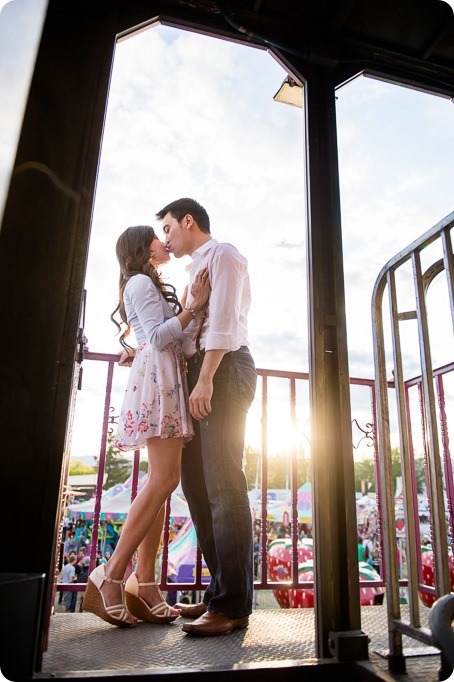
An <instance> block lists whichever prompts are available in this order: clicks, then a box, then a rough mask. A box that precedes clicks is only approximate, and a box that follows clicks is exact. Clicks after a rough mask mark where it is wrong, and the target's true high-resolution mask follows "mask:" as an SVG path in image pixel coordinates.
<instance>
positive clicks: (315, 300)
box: [303, 65, 361, 657]
mask: <svg viewBox="0 0 454 682" xmlns="http://www.w3.org/2000/svg"><path fill="white" fill-rule="evenodd" d="M303 69H304V72H305V73H304V80H305V86H304V88H303V96H304V103H303V113H304V116H305V129H306V135H305V139H306V169H307V173H306V177H307V183H306V191H307V231H308V236H307V251H308V259H307V260H308V307H309V347H310V350H309V358H310V379H309V384H310V404H311V427H312V470H313V486H314V495H313V514H314V519H313V528H314V545H315V553H314V568H315V590H314V591H315V606H316V608H315V618H316V655H317V656H318V657H325V656H330V655H331V652H330V647H329V639H330V632H332V631H348V630H360V626H361V615H360V604H359V590H358V582H359V570H358V550H357V527H356V505H355V496H354V472H353V452H352V428H351V405H350V390H349V373H348V354H347V336H346V318H345V292H344V274H343V260H342V234H341V216H340V195H339V164H338V157H337V131H336V106H335V85H336V83H335V76H334V73H333V71H331V70H330V69H329V68H323V67H319V66H315V65H311V66H307V67H303ZM319 547H323V552H319V551H317V550H318V548H319Z"/></svg>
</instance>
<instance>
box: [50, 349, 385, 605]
mask: <svg viewBox="0 0 454 682" xmlns="http://www.w3.org/2000/svg"><path fill="white" fill-rule="evenodd" d="M119 357H120V356H119V355H115V354H109V353H97V352H90V351H89V350H88V349H86V350H85V352H84V363H86V362H96V363H103V364H104V365H105V366H106V367H107V374H106V380H105V387H104V409H103V421H102V428H101V438H100V447H99V455H98V472H97V485H96V496H95V503H94V513H93V515H92V526H91V528H92V534H91V542H90V545H91V555H90V568H89V570H90V571H91V570H92V569H93V568H94V566H95V562H96V551H97V547H98V540H99V528H100V523H101V513H102V494H103V492H104V491H103V482H104V477H105V465H106V451H107V447H108V434H109V431H111V430H112V429H113V428H114V426H115V423H116V416H115V414H116V412H117V411H118V408H117V407H116V406H115V407H114V406H112V388H113V381H114V370H115V368H116V365H117V363H118V360H119ZM257 374H258V377H259V382H258V390H257V397H256V399H255V403H256V408H258V409H257V410H256V411H257V412H258V413H259V414H260V416H259V417H258V419H259V420H260V429H261V438H260V446H259V448H258V449H259V451H260V490H261V501H260V510H259V511H258V513H257V515H256V518H258V520H259V525H260V567H259V573H258V575H257V577H256V580H255V585H254V587H255V589H267V590H270V589H285V590H289V589H295V588H301V589H303V588H313V580H310V581H301V580H299V578H298V566H299V561H298V543H299V530H300V524H299V516H298V476H299V472H298V451H297V450H298V449H297V445H296V443H295V446H294V447H292V449H291V451H290V452H289V461H290V463H289V470H290V471H289V474H290V475H289V481H288V483H289V489H290V493H289V494H290V509H289V513H288V522H287V528H288V531H289V533H288V535H289V538H290V541H291V557H292V558H291V567H290V571H289V575H288V576H286V577H285V579H284V580H274V579H271V578H270V575H269V571H268V562H267V549H268V544H269V542H268V535H267V534H268V529H269V528H268V526H269V522H270V518H269V506H270V505H269V500H268V469H269V428H270V427H269V424H270V416H269V409H270V408H269V405H270V393H273V389H271V390H270V383H271V382H278V383H279V384H280V395H281V396H282V390H284V396H285V393H287V399H285V397H284V398H283V401H285V400H286V402H287V405H286V407H287V410H288V423H289V424H291V426H292V428H294V429H296V427H297V422H298V421H299V420H298V417H297V410H298V407H301V402H302V401H301V400H298V399H297V394H298V389H300V387H301V386H302V385H304V384H306V385H307V382H308V380H309V375H308V374H307V373H305V372H287V371H278V370H269V369H258V370H257ZM282 382H283V383H284V389H283V386H282ZM351 384H352V385H356V386H360V387H364V388H365V389H366V390H367V391H368V398H367V397H366V398H365V400H366V401H367V400H368V401H369V406H370V407H369V408H368V409H369V410H370V419H369V421H368V423H367V424H366V425H365V427H364V428H363V427H361V426H360V424H359V421H358V419H354V420H353V421H354V422H355V425H356V428H357V429H359V432H360V440H363V439H366V440H368V441H369V445H370V446H371V447H372V448H374V442H375V440H374V426H373V424H374V423H375V406H376V400H375V386H374V382H373V380H371V379H361V378H352V379H351ZM274 388H275V387H274ZM99 392H101V389H99ZM307 409H308V402H307ZM249 418H250V417H249ZM256 419H257V417H256ZM307 442H308V447H309V448H310V442H309V441H307ZM355 447H356V446H355V444H352V450H353V449H354V448H355ZM374 460H376V453H375V454H374ZM139 464H140V451H138V450H137V451H135V452H134V456H133V466H132V479H131V485H130V491H131V500H133V499H134V498H135V496H136V495H137V492H138V488H139ZM171 517H172V499H171V498H169V499H168V500H167V505H166V515H165V522H164V532H163V542H162V562H161V582H160V586H161V589H164V590H202V589H204V588H205V587H206V581H205V582H204V576H203V569H202V557H201V554H200V551H199V548H197V559H196V565H195V572H194V581H193V582H191V583H186V582H185V583H177V582H174V581H172V579H170V580H169V575H168V544H169V538H170V519H171ZM263 519H265V522H263ZM383 584H384V583H383V581H382V580H378V581H375V582H371V583H370V585H371V586H372V585H373V586H377V587H381V586H383ZM57 589H58V590H66V589H67V590H71V589H73V590H76V591H80V590H83V589H84V585H79V584H74V585H67V584H63V583H59V584H58V585H57Z"/></svg>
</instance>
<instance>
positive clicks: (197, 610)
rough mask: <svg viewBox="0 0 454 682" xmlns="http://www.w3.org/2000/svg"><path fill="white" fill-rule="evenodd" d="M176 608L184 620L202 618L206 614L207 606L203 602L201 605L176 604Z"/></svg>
mask: <svg viewBox="0 0 454 682" xmlns="http://www.w3.org/2000/svg"><path fill="white" fill-rule="evenodd" d="M174 608H175V609H178V610H179V611H180V616H182V617H183V618H200V616H203V614H204V613H206V610H207V605H206V604H205V603H204V602H203V601H201V602H200V603H199V604H175V606H174Z"/></svg>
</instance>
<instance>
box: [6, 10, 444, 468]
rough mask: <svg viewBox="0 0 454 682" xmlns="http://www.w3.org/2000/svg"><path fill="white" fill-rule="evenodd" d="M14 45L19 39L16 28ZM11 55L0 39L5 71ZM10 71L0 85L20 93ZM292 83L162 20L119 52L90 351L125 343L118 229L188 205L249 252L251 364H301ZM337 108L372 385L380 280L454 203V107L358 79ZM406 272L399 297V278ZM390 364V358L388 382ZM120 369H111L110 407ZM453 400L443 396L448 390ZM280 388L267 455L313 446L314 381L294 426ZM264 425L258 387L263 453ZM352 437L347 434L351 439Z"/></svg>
mask: <svg viewBox="0 0 454 682" xmlns="http://www.w3.org/2000/svg"><path fill="white" fill-rule="evenodd" d="M15 1H16V2H17V0H15ZM3 4H5V3H3ZM8 4H12V3H8ZM23 4H24V7H27V8H28V11H27V13H26V15H25V14H24V17H23V22H24V24H23V25H22V27H21V30H22V33H24V31H25V27H27V26H28V27H30V26H32V25H33V23H34V22H33V21H32V18H33V17H32V14H31V9H32V8H34V11H35V14H36V17H39V16H40V11H41V12H42V7H43V6H44V3H43V2H42V0H23ZM449 4H452V3H449ZM1 5H2V3H0V7H1ZM40 8H41V9H40ZM0 19H1V15H0ZM0 30H1V21H0ZM30 30H32V29H30ZM8 39H10V40H14V39H15V36H14V31H13V32H12V35H11V31H9V34H8ZM30 42H31V43H32V41H30ZM29 52H30V54H32V53H33V46H32V47H30V49H29ZM8 54H9V53H8V43H6V44H5V42H3V48H2V47H1V46H0V60H1V62H2V63H3V64H6V63H7V59H8ZM5 74H6V72H5V70H3V71H2V81H0V83H1V82H2V83H3V86H4V87H7V88H9V89H12V88H14V87H16V86H15V83H14V79H13V77H12V76H11V75H10V74H9V75H8V74H6V75H5ZM285 76H286V73H285V72H284V70H283V69H282V67H281V66H280V65H279V64H278V63H277V62H276V61H275V60H274V59H273V58H272V56H271V55H270V54H268V53H267V52H266V51H262V50H257V49H253V48H248V47H244V46H241V45H238V44H233V43H229V42H227V41H221V40H216V39H212V38H208V37H206V36H201V35H198V34H193V33H190V32H187V31H180V30H177V29H174V28H170V27H165V26H158V27H155V28H152V29H149V30H147V31H144V32H142V33H140V34H139V35H137V36H135V37H133V38H131V39H128V40H125V41H122V42H120V43H119V44H118V45H117V47H116V54H115V62H114V69H113V74H112V82H111V87H110V95H109V101H108V109H107V115H106V124H105V131H104V139H103V146H102V155H101V160H100V168H99V177H98V185H97V191H96V200H95V207H94V213H93V224H92V237H91V242H90V251H89V259H88V264H87V276H86V284H85V286H86V290H87V310H86V328H85V332H86V336H87V337H88V346H89V349H90V350H91V351H98V352H110V353H116V352H118V350H119V344H118V337H117V336H116V330H115V328H114V325H113V324H112V323H111V321H110V319H109V316H110V313H111V311H112V310H113V309H114V308H115V307H116V304H117V281H118V265H117V262H116V259H115V242H116V240H117V238H118V236H119V235H120V234H121V232H122V231H123V230H124V229H125V228H126V227H128V226H129V225H134V224H151V225H152V226H153V227H155V228H156V229H157V232H158V234H161V232H160V223H159V222H158V221H157V220H156V219H155V217H154V216H155V214H156V212H157V211H158V210H159V209H160V208H162V206H164V205H165V204H166V203H168V202H169V201H172V200H173V199H176V198H179V197H181V196H190V197H193V198H195V199H197V200H198V201H199V202H200V203H201V204H202V205H204V206H205V208H206V209H207V211H208V213H209V214H210V218H211V224H212V233H213V236H215V237H216V238H217V239H219V240H220V241H227V242H231V243H233V244H235V246H237V247H238V248H239V250H240V251H241V252H242V253H243V254H244V255H245V256H246V258H247V259H248V262H249V269H250V277H251V286H252V305H251V311H250V317H249V329H250V339H249V340H250V347H251V350H252V353H253V356H254V358H255V361H256V364H257V367H259V368H268V369H279V370H290V371H300V372H306V371H308V346H307V333H308V332H307V305H306V293H307V292H306V274H307V273H306V234H305V229H306V228H305V219H306V218H305V216H306V206H305V189H304V139H303V113H302V111H301V109H298V108H296V107H292V106H288V105H285V104H281V103H277V102H275V101H273V95H274V94H275V93H276V91H277V90H278V89H279V87H280V84H281V82H282V80H283V79H284V78H285ZM16 99H20V98H16ZM19 110H20V108H19V105H18V106H17V107H16V109H14V107H12V106H9V108H8V110H7V112H6V115H5V113H4V114H3V117H2V127H1V130H2V131H3V132H1V131H0V140H2V139H3V140H5V139H6V138H8V139H10V138H12V135H11V130H12V128H13V123H12V122H13V121H14V119H16V120H17V118H18V111H19ZM336 114H337V129H338V141H339V164H340V189H341V207H342V230H343V250H344V268H345V287H346V312H347V336H348V347H349V365H350V375H351V376H353V377H361V378H370V379H372V378H373V373H374V368H373V341H372V325H371V314H370V307H371V296H372V291H373V287H374V283H375V281H376V278H377V276H378V274H379V272H380V270H381V269H382V267H383V265H384V264H385V263H386V262H387V261H388V260H389V259H390V258H391V257H392V256H394V255H395V254H396V253H397V252H399V251H400V250H402V249H403V248H404V247H406V246H407V245H408V244H409V243H411V242H412V241H413V240H414V239H416V238H417V237H418V236H420V235H421V234H423V233H424V232H426V231H427V230H428V229H429V228H430V227H432V225H434V224H435V223H437V222H438V221H439V220H441V219H442V218H443V217H444V216H446V215H447V214H448V213H450V212H451V211H453V210H454V201H453V192H452V186H453V171H454V132H453V131H454V104H453V103H452V102H450V101H449V100H446V99H442V98H438V97H435V96H431V95H427V94H423V93H419V92H416V91H412V90H409V89H405V88H402V87H398V86H395V85H391V84H386V83H382V82H379V81H374V80H371V79H366V78H358V79H356V80H355V81H353V82H351V83H350V84H349V85H347V86H345V87H342V88H339V89H338V91H337V102H336ZM3 119H5V120H3ZM1 171H2V167H1V166H0V193H1V182H2V177H1ZM3 175H4V174H3ZM427 255H429V254H427ZM186 262H187V259H181V260H180V261H177V260H172V262H171V263H170V264H169V265H168V266H166V267H165V268H163V270H162V274H163V277H164V279H166V280H167V281H169V282H172V283H173V284H175V286H176V287H177V290H178V291H179V293H181V292H182V290H183V288H184V285H185V282H186V272H185V268H184V265H185V264H186ZM403 279H404V280H405V281H403V287H404V291H405V290H406V289H408V284H409V276H408V273H407V274H406V275H405V276H404V278H403ZM444 297H445V291H444V289H443V286H439V285H438V283H437V285H436V288H435V287H434V294H433V295H432V294H431V301H432V304H433V308H432V309H433V310H434V313H433V324H434V331H433V335H432V336H431V341H432V343H433V349H434V355H435V365H441V364H444V363H445V362H448V361H450V360H452V347H453V344H452V327H450V325H449V324H448V323H447V322H449V320H448V321H447V312H448V311H449V309H448V308H447V307H446V301H445V299H444ZM409 300H410V299H409ZM403 305H404V304H403ZM406 324H407V325H408V327H406V329H405V330H404V331H403V332H402V334H403V337H404V340H405V344H406V356H405V371H406V376H407V377H412V376H414V375H416V374H419V361H418V351H417V345H416V340H415V339H416V328H415V326H414V324H413V323H411V322H409V323H406ZM93 364H94V363H88V362H86V363H85V366H84V389H83V391H82V392H81V393H80V394H79V397H78V401H77V406H76V413H75V422H74V436H73V457H74V458H76V459H77V458H78V457H80V456H82V455H92V454H98V450H99V441H100V435H101V434H100V419H101V417H102V409H103V394H102V390H101V391H100V386H102V382H103V372H102V371H101V370H100V369H99V368H96V369H95V368H93V367H90V365H93ZM391 368H392V364H391V363H389V374H390V372H391ZM126 372H127V370H125V369H121V368H118V369H117V370H116V372H115V376H114V394H113V402H114V405H113V406H114V410H113V412H114V413H115V411H117V412H118V410H119V407H120V403H121V396H122V392H123V390H124V386H125V383H126V374H125V373H126ZM449 392H450V396H451V397H452V396H453V395H454V387H453V386H452V385H451V386H450V387H449ZM287 395H288V387H287V383H286V382H283V381H278V380H271V381H270V387H269V397H270V405H269V420H270V427H269V447H270V450H271V451H273V452H277V451H279V449H287V448H289V447H290V446H291V445H292V444H293V443H294V442H295V439H296V441H297V442H298V444H300V445H301V446H302V447H304V448H305V449H307V448H308V443H309V438H310V436H309V412H308V405H307V387H304V386H301V387H298V394H297V396H298V401H297V424H296V430H293V429H292V426H291V422H290V417H289V408H288V401H287ZM352 411H353V417H356V418H357V419H358V421H359V422H360V424H362V425H365V424H366V422H367V421H370V414H369V412H370V410H369V394H368V391H367V390H366V389H352ZM260 431H261V424H260V391H259V392H258V396H257V400H256V401H255V403H254V405H253V408H252V409H251V413H250V417H249V420H248V436H247V442H249V443H250V444H252V445H253V446H255V445H257V443H258V442H259V436H260ZM360 437H361V433H354V441H355V440H358V439H359V438H360ZM369 454H370V453H369Z"/></svg>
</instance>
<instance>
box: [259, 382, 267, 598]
mask: <svg viewBox="0 0 454 682" xmlns="http://www.w3.org/2000/svg"><path fill="white" fill-rule="evenodd" d="M261 469H262V476H261V479H262V480H261V482H260V487H261V491H262V500H261V502H262V522H261V528H260V530H261V548H260V551H261V569H262V570H261V574H262V575H261V579H262V585H266V584H267V581H268V564H267V532H266V531H267V528H266V526H267V520H266V517H267V497H268V377H267V376H266V375H262V461H261Z"/></svg>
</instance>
